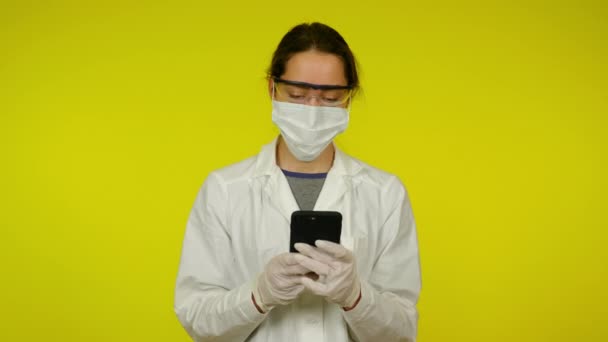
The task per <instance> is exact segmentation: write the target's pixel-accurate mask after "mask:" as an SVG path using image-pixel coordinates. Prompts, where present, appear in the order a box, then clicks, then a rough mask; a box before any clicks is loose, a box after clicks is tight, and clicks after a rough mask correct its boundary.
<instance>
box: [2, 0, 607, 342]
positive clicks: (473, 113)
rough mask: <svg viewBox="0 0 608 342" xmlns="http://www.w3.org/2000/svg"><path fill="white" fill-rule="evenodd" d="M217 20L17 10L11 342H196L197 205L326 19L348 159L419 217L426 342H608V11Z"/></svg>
mask: <svg viewBox="0 0 608 342" xmlns="http://www.w3.org/2000/svg"><path fill="white" fill-rule="evenodd" d="M218 3H220V1H208V2H205V1H171V2H167V3H166V4H163V3H157V2H146V3H145V4H144V3H143V2H142V3H135V2H128V1H113V2H110V1H95V2H76V1H74V2H72V1H48V2H42V1H41V2H30V1H16V0H14V1H6V0H4V1H1V2H0V160H1V162H0V163H1V167H0V196H1V197H0V205H1V209H0V227H1V231H0V260H1V263H2V267H1V272H2V273H1V278H0V279H1V281H0V310H1V311H0V312H1V317H0V322H1V323H0V326H1V328H0V341H34V340H40V341H88V342H92V341H113V342H115V341H187V340H188V338H187V335H186V334H185V332H184V331H183V330H182V328H181V326H180V325H179V323H178V322H177V319H176V318H175V316H174V314H173V309H172V296H173V285H174V280H175V275H176V271H177V265H178V259H179V253H180V249H181V240H182V236H183V231H184V228H185V223H186V219H187V215H188V213H189V211H190V208H191V205H192V202H193V200H194V196H195V194H196V192H197V191H198V188H199V186H200V185H201V183H202V181H203V180H204V178H205V176H206V175H207V174H208V173H209V171H211V170H213V169H216V168H219V167H222V166H224V165H227V164H230V163H233V162H236V161H239V160H241V159H243V158H245V157H248V156H250V155H252V154H254V153H256V152H257V151H258V150H259V148H260V147H261V145H262V144H264V143H267V142H268V141H270V140H271V139H272V138H273V137H274V135H275V134H276V130H275V128H274V127H273V126H272V123H271V120H270V103H269V101H268V99H267V97H266V93H265V91H266V90H265V83H264V80H263V78H264V72H265V69H266V67H267V65H268V63H269V60H270V56H271V54H272V51H273V49H274V48H275V47H276V44H277V43H278V41H279V40H280V38H281V37H282V35H283V34H284V33H285V32H286V31H287V30H288V29H289V28H290V27H291V26H293V25H295V24H297V23H299V22H302V21H313V20H318V21H322V22H326V23H328V24H330V25H332V26H334V27H335V28H336V29H338V30H339V31H340V32H341V33H342V34H343V35H344V36H345V37H346V39H347V40H348V41H349V43H350V45H351V47H352V48H353V50H354V51H355V53H356V54H357V56H358V58H359V60H360V64H361V67H362V82H363V87H364V92H363V94H362V96H360V97H359V99H358V100H357V101H356V102H355V103H354V106H353V109H352V117H351V122H352V124H351V126H350V127H349V129H348V130H347V132H346V133H345V134H344V135H343V136H342V137H341V138H340V139H339V141H338V142H339V144H340V145H341V146H342V147H343V149H344V150H346V151H347V152H349V153H351V154H353V155H355V156H357V157H359V158H360V159H362V160H365V161H367V162H369V163H371V164H373V165H376V166H378V167H380V168H382V169H385V170H387V171H390V172H393V173H396V174H398V175H399V176H400V177H401V179H402V180H403V181H404V182H405V184H406V185H407V187H408V189H409V192H410V195H411V198H412V201H413V205H414V211H415V215H416V218H417V223H418V229H419V237H420V249H421V261H422V270H423V292H422V296H421V301H420V303H419V309H420V317H421V318H420V334H419V341H421V342H436V341H467V342H473V341H484V342H485V341H606V340H608V322H607V321H608V319H607V318H608V309H607V307H608V300H607V293H608V291H607V290H606V289H607V284H606V280H607V278H608V274H607V272H606V271H607V266H606V264H607V259H608V258H607V256H608V252H607V250H608V247H607V246H606V242H607V241H606V240H607V239H606V237H607V233H606V229H607V228H608V225H607V222H608V220H607V219H606V215H607V210H606V209H607V208H606V203H607V202H606V196H607V193H608V186H607V177H606V174H607V163H606V155H607V151H606V150H607V147H608V138H606V133H608V132H606V131H607V128H608V125H607V117H608V116H607V114H608V83H607V79H608V67H607V65H608V63H607V61H608V43H607V39H606V38H607V33H608V7H607V6H606V3H605V2H603V1H574V0H573V1H569V2H567V1H540V2H539V1H535V2H530V1H517V2H515V1H501V2H499V1H479V2H472V1H465V2H462V1H453V2H452V1H433V2H420V3H409V4H408V3H405V2H402V1H394V2H386V1H371V2H367V1H340V2H338V1H324V0H322V1H312V0H311V1H304V2H290V1H263V2H258V3H259V4H257V5H254V4H253V3H254V2H245V1H243V2H242V3H235V2H234V1H226V2H225V4H223V5H218ZM249 3H251V4H249Z"/></svg>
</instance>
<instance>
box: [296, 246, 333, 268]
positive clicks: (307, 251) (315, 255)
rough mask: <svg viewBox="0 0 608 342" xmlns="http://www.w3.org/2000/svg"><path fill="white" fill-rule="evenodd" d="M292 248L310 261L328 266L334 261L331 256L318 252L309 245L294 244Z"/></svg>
mask: <svg viewBox="0 0 608 342" xmlns="http://www.w3.org/2000/svg"><path fill="white" fill-rule="evenodd" d="M294 247H295V248H296V250H297V251H298V252H300V253H301V254H304V255H306V256H307V257H309V258H312V259H314V260H317V261H320V262H322V263H324V264H327V265H329V264H331V263H332V262H333V261H334V259H333V257H332V256H331V255H327V254H325V253H324V252H322V251H319V250H318V249H317V248H315V247H313V246H311V245H308V244H305V243H296V244H295V245H294Z"/></svg>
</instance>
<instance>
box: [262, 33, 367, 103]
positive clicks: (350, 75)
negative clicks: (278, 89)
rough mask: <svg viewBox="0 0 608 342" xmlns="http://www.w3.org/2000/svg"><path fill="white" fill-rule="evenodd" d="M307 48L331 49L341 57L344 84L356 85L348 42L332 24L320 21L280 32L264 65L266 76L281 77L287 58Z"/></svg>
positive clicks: (325, 50) (330, 50)
mask: <svg viewBox="0 0 608 342" xmlns="http://www.w3.org/2000/svg"><path fill="white" fill-rule="evenodd" d="M309 50H317V51H320V52H325V53H331V54H333V55H336V56H338V57H340V58H341V59H342V63H343V64H344V75H345V76H346V80H347V82H348V85H349V86H351V87H353V89H354V90H355V91H356V90H358V89H359V75H358V73H357V62H356V60H355V56H354V55H353V52H352V51H351V50H350V48H349V47H348V44H347V43H346V41H345V40H344V38H342V36H341V35H340V34H339V33H338V31H336V30H334V29H333V28H331V27H329V26H327V25H325V24H321V23H316V22H315V23H311V24H308V23H304V24H300V25H297V26H295V27H293V28H292V29H291V30H289V32H287V33H286V34H285V36H283V39H281V42H280V43H279V46H277V49H276V50H275V51H274V54H273V55H272V62H271V63H270V68H268V72H267V75H268V77H269V78H272V77H281V75H283V74H284V73H285V66H286V65H287V61H289V59H290V58H291V57H292V56H293V55H294V54H296V53H298V52H304V51H309Z"/></svg>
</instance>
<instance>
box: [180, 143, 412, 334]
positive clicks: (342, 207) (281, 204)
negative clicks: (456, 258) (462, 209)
mask: <svg viewBox="0 0 608 342" xmlns="http://www.w3.org/2000/svg"><path fill="white" fill-rule="evenodd" d="M275 148H276V139H275V141H274V142H272V143H271V144H268V145H266V146H264V147H263V149H262V151H261V152H260V153H259V154H258V155H257V156H254V157H252V158H249V159H246V160H244V161H242V162H240V163H237V164H234V165H231V166H228V167H226V168H223V169H221V170H218V171H215V172H212V173H211V174H209V176H208V178H207V179H206V181H205V183H204V184H203V186H202V187H201V190H200V192H199V194H198V196H197V198H196V201H195V203H194V206H193V208H192V211H191V214H190V218H189V220H188V224H187V227H186V233H185V237H184V242H183V248H182V256H181V261H180V265H179V272H178V275H177V283H176V288H175V312H176V314H177V317H178V319H179V321H180V322H181V324H182V325H183V326H184V328H185V329H186V331H187V332H188V334H189V335H190V336H191V337H192V338H193V339H194V340H195V341H256V342H257V341H268V342H275V341H276V342H285V341H289V342H304V341H315V342H322V341H328V342H340V341H361V342H362V341H374V342H376V341H382V342H388V341H415V336H416V328H417V319H418V313H417V310H416V303H417V301H418V295H419V292H420V265H419V257H418V244H417V237H416V228H415V224H414V218H413V216H412V210H411V206H410V201H409V199H408V196H407V193H406V191H405V189H404V187H403V185H402V184H401V182H400V181H399V179H398V178H397V177H395V176H393V175H390V174H388V173H385V172H383V171H380V170H378V169H375V168H373V167H371V166H369V165H367V164H365V163H363V162H361V161H358V160H356V159H354V158H351V157H349V156H347V155H346V154H344V153H343V152H341V151H340V150H338V149H337V148H336V153H335V159H334V164H333V166H332V168H331V170H330V171H329V173H328V174H327V179H326V180H325V184H324V185H323V188H322V190H321V193H320V195H319V198H318V200H317V202H316V205H315V208H314V209H315V210H335V211H339V212H341V213H342V215H343V222H342V236H341V243H342V244H343V245H344V246H346V247H347V248H349V249H351V250H353V251H354V255H355V258H356V263H357V269H358V273H359V276H360V279H361V294H362V295H361V301H360V302H359V304H358V305H357V306H356V307H355V308H354V309H353V310H351V311H348V312H345V311H343V310H342V309H341V308H340V307H338V306H337V305H336V304H332V303H329V302H326V301H325V300H324V299H323V298H321V297H318V296H315V295H313V294H312V293H309V292H304V293H303V294H301V295H300V297H298V299H296V301H295V302H293V303H292V304H290V305H286V306H277V307H275V308H274V309H272V310H271V311H270V312H268V313H266V314H260V313H259V312H258V311H257V310H256V308H255V306H254V305H253V303H252V301H251V291H252V286H253V284H254V279H255V278H256V276H257V275H258V274H259V273H260V272H262V271H263V269H264V265H265V264H266V263H267V262H268V260H269V259H270V258H272V257H273V256H275V255H277V254H280V253H283V252H287V251H288V249H289V230H290V229H289V227H290V224H289V222H290V218H291V213H292V212H293V211H296V210H298V206H297V204H296V201H295V199H294V197H293V194H292V192H291V189H290V187H289V184H288V183H287V180H286V178H285V177H284V175H283V173H282V172H281V170H280V169H279V167H278V166H277V165H276V160H275Z"/></svg>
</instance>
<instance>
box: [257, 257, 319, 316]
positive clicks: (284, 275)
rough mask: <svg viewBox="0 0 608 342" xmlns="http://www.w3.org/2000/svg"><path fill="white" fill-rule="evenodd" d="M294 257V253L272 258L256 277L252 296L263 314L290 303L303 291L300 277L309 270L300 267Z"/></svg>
mask: <svg viewBox="0 0 608 342" xmlns="http://www.w3.org/2000/svg"><path fill="white" fill-rule="evenodd" d="M295 256H296V253H283V254H279V255H277V256H274V257H273V258H272V259H270V261H268V263H267V264H266V266H265V267H264V272H262V273H260V275H259V276H258V278H257V282H256V285H255V286H254V290H253V295H254V297H255V301H256V303H257V304H258V305H259V306H260V307H261V308H262V310H263V311H264V312H268V310H270V309H272V308H273V307H274V306H276V305H285V304H289V303H291V302H292V301H293V300H294V299H296V298H297V297H298V295H299V294H300V293H301V292H302V291H303V290H304V285H302V283H301V277H302V275H305V274H307V273H309V272H310V270H309V269H307V268H306V267H304V266H302V265H300V263H298V262H297V261H296V259H295Z"/></svg>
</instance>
